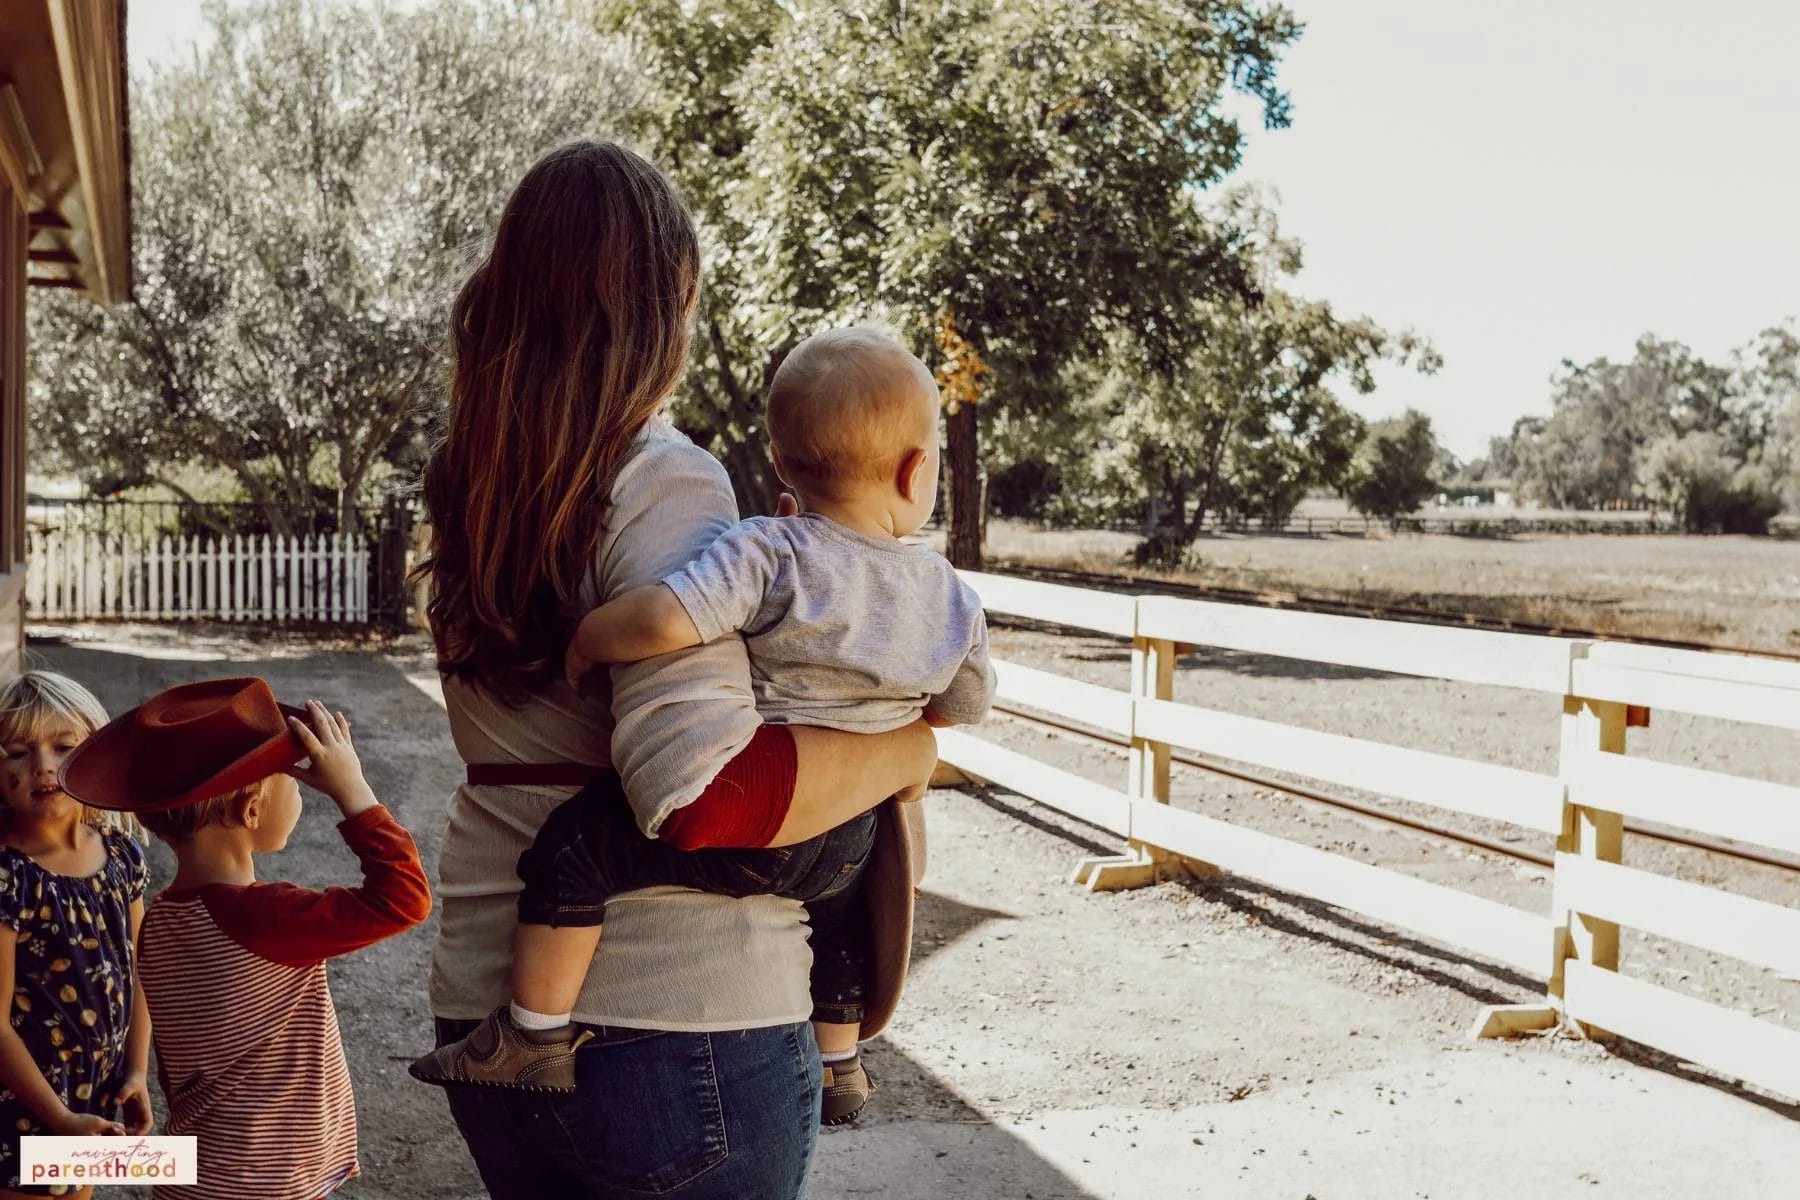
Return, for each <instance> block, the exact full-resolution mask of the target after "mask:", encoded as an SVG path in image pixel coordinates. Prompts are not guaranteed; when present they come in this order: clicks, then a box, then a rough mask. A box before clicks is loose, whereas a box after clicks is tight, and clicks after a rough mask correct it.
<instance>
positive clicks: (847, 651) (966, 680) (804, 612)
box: [663, 513, 994, 733]
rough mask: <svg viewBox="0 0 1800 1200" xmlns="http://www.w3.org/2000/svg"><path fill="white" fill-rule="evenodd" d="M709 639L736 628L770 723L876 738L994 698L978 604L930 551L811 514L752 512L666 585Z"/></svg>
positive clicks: (970, 718) (968, 718) (983, 707)
mask: <svg viewBox="0 0 1800 1200" xmlns="http://www.w3.org/2000/svg"><path fill="white" fill-rule="evenodd" d="M663 583H664V584H666V585H667V586H668V588H669V590H671V591H672V592H674V593H675V596H676V598H677V599H678V600H680V601H681V605H682V607H683V608H685V609H686V610H687V614H688V616H689V617H691V618H692V619H693V622H694V626H695V628H696V629H698V630H699V631H700V637H701V640H702V641H706V642H710V641H713V640H714V639H715V638H719V637H723V636H724V635H726V634H728V633H733V632H737V633H742V634H743V637H744V645H745V648H746V649H748V650H749V652H750V675H751V682H752V684H753V685H754V687H755V691H756V710H757V712H758V713H760V714H761V715H762V717H763V719H764V720H765V721H769V722H772V723H775V724H790V725H823V726H825V727H827V728H830V729H844V730H849V731H850V732H852V733H882V732H885V731H887V730H890V729H899V728H900V727H902V726H904V725H910V724H911V723H912V722H913V721H915V720H917V719H918V717H919V713H920V710H921V709H923V708H925V707H926V706H927V705H929V706H930V707H931V710H932V711H933V712H934V713H936V714H937V715H938V716H940V717H943V718H944V719H945V720H948V721H952V722H954V723H956V724H958V725H972V724H974V723H975V722H977V721H980V720H981V719H982V718H983V717H984V716H986V715H987V711H988V706H989V705H990V704H991V703H993V699H994V668H993V666H992V664H990V663H989V661H988V635H987V620H986V619H985V618H984V617H983V616H982V612H981V598H980V597H979V596H977V595H976V594H975V589H973V588H971V587H970V586H969V585H968V584H966V583H964V582H963V581H962V580H961V579H960V578H959V577H958V576H957V574H956V569H955V568H954V567H952V566H951V565H950V564H949V562H947V561H946V560H945V559H944V557H943V556H942V555H940V554H938V553H937V552H935V551H933V550H931V549H929V548H927V547H924V546H913V545H908V544H906V543H905V542H901V541H897V540H896V539H894V538H891V537H880V538H877V537H870V536H868V535H867V534H862V533H858V532H857V531H855V530H853V529H847V528H845V527H844V526H842V525H839V524H838V523H837V522H835V521H833V520H831V519H830V518H828V517H823V516H820V515H819V514H817V513H802V514H801V515H800V516H797V517H752V518H751V519H749V520H747V521H740V522H738V523H737V524H736V525H734V526H732V527H731V528H730V529H728V530H726V531H725V532H724V533H722V534H720V535H719V537H718V539H717V540H716V541H714V542H713V544H712V545H711V546H709V547H708V548H707V549H706V551H705V553H703V554H701V555H700V557H699V558H696V559H695V560H694V561H693V562H691V563H689V564H688V565H687V566H686V567H684V568H682V569H681V570H679V571H677V572H675V573H674V574H673V575H670V576H668V577H667V578H666V579H664V580H663Z"/></svg>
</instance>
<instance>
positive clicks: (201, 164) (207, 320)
mask: <svg viewBox="0 0 1800 1200" xmlns="http://www.w3.org/2000/svg"><path fill="white" fill-rule="evenodd" d="M557 12H558V10H557V9H556V8H555V7H554V6H548V5H545V6H531V7H530V8H529V9H525V10H521V9H518V8H515V7H512V6H505V5H500V4H495V3H486V2H475V0H446V2H445V3H440V4H436V5H430V6H419V7H416V8H413V7H408V8H406V9H399V8H389V7H363V6H360V5H355V6H352V5H344V4H332V3H319V2H314V0H274V2H271V3H263V4H256V5H253V6H247V7H235V6H234V7H226V6H218V7H215V8H212V9H210V10H209V17H210V20H211V22H212V32H213V42H212V44H211V46H210V48H209V49H207V50H206V51H204V52H203V53H198V52H197V53H196V55H195V57H194V58H193V59H192V60H190V61H188V62H186V63H183V64H180V65H177V66H174V67H171V68H168V69H166V70H163V71H160V72H158V73H156V74H155V75H153V76H152V77H151V78H149V79H147V80H142V81H140V86H139V87H138V88H137V89H136V92H135V94H134V96H133V99H132V159H133V161H132V185H133V190H134V193H135V195H136V198H137V204H136V206H135V218H134V220H135V225H134V240H135V252H136V260H137V272H136V274H137V286H136V289H135V295H134V298H133V300H132V301H131V303H130V304H128V305H126V306H124V307H122V308H120V309H118V310H110V311H109V310H101V309H96V308H92V307H90V306H85V305H80V304H74V303H70V302H67V301H66V300H62V299H59V298H56V297H51V298H48V299H46V300H44V301H42V302H40V303H36V304H35V305H34V312H33V331H32V336H33V339H34V343H35V349H36V354H35V356H34V368H35V380H34V389H33V401H34V405H35V411H36V413H37V414H38V416H39V424H38V425H37V426H36V427H35V428H34V435H35V436H37V437H38V438H39V439H40V445H44V446H45V447H46V448H47V449H50V450H52V451H60V453H61V456H62V457H63V459H64V460H65V461H69V462H72V463H74V464H75V465H76V466H77V467H78V468H79V469H80V470H81V471H82V473H83V474H84V475H86V476H87V477H88V478H89V479H90V481H91V480H94V479H96V478H101V477H104V478H106V479H108V480H110V481H113V482H114V483H115V484H116V483H121V482H123V483H137V482H151V481H155V482H161V483H164V484H166V485H169V486H175V483H174V481H173V479H172V478H171V476H172V473H173V471H172V468H173V467H174V466H176V465H178V464H181V463H184V462H189V461H193V460H200V461H204V462H206V463H209V464H212V465H215V466H218V467H221V468H224V469H226V470H228V471H230V472H231V473H232V474H233V475H234V476H235V477H236V478H237V480H238V481H239V483H240V484H241V486H242V488H243V490H244V492H245V494H246V495H248V496H249V497H250V498H251V499H252V500H254V501H256V502H257V503H258V504H259V505H260V506H261V508H262V509H263V511H264V513H265V514H266V516H267V519H268V520H269V522H270V524H271V525H272V526H273V527H274V528H275V529H277V530H283V531H286V530H289V529H291V528H292V525H293V523H294V522H295V521H296V520H298V519H300V518H302V517H309V516H311V515H312V514H313V513H315V512H316V511H319V510H321V509H324V510H328V511H330V512H331V513H332V514H333V517H334V519H335V520H336V522H337V525H338V527H339V528H346V527H349V526H350V525H352V524H353V523H354V521H355V509H356V505H357V504H359V503H360V502H361V501H362V500H364V499H365V498H366V495H367V491H368V485H369V483H370V481H371V478H372V477H373V476H374V475H375V474H376V473H377V471H378V469H379V467H380V464H382V463H383V462H386V461H391V460H394V459H396V458H402V457H404V456H406V455H407V454H408V453H409V452H411V451H413V450H414V449H415V448H416V443H417V441H418V440H419V438H420V437H421V434H422V428H423V421H424V416H423V413H424V405H422V404H421V399H422V393H423V392H424V391H425V390H426V385H427V384H428V383H429V382H431V380H432V374H433V371H434V369H435V364H436V362H437V361H438V360H437V349H438V346H439V345H440V344H441V340H442V337H443V331H444V322H445V320H446V313H447V307H448V300H449V296H448V294H447V290H448V287H447V285H449V284H450V282H451V280H452V279H453V278H454V276H455V274H456V273H457V271H458V269H459V267H460V266H461V265H462V260H463V259H464V256H465V255H466V253H467V248H468V247H470V246H472V245H476V244H478V243H479V242H480V240H481V239H482V238H484V237H486V236H488V235H489V232H490V231H491V229H492V227H493V222H494V220H495V219H496V217H497V215H498V212H499V208H500V205H501V204H502V203H503V202H504V200H505V197H506V195H507V193H508V191H509V189H510V188H511V186H512V185H513V183H514V182H516V180H517V179H518V177H519V175H520V174H522V173H523V171H524V169H525V167H526V166H527V165H528V164H529V163H530V162H531V161H532V160H533V159H534V158H535V157H536V156H537V155H538V154H540V153H542V152H543V151H544V150H545V149H547V148H548V147H550V146H551V145H554V144H555V143H557V142H559V141H562V140H565V139H566V138H568V137H570V136H573V135H575V134H578V133H581V132H584V131H588V130H591V129H592V128H593V127H594V125H595V123H596V120H597V119H603V118H604V117H605V116H606V114H607V112H608V110H609V108H611V107H613V106H614V105H615V104H616V99H615V97H616V96H617V94H618V92H617V88H616V83H615V81H616V79H617V77H618V76H617V71H616V69H615V68H614V67H613V65H612V62H613V58H612V56H611V54H610V51H609V50H608V48H607V46H606V45H605V44H604V43H603V42H602V40H601V39H600V38H599V37H598V36H597V35H595V34H594V33H593V32H592V31H591V29H589V28H588V27H587V26H586V24H585V23H583V24H571V23H570V22H569V21H567V20H566V19H563V18H561V17H558V16H557Z"/></svg>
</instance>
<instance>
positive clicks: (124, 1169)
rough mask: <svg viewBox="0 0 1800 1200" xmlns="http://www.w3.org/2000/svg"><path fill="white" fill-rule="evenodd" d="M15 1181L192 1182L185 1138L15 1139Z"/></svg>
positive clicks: (189, 1143)
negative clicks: (17, 1142)
mask: <svg viewBox="0 0 1800 1200" xmlns="http://www.w3.org/2000/svg"><path fill="white" fill-rule="evenodd" d="M19 1182H20V1183H23V1184H32V1185H36V1186H44V1185H48V1184H58V1183H63V1184H74V1185H76V1186H78V1187H81V1186H86V1185H89V1184H108V1183H110V1184H133V1183H154V1184H171V1183H172V1184H191V1183H198V1182H199V1179H198V1177H197V1176H196V1175H195V1149H194V1139H193V1137H192V1136H188V1137H135V1138H134V1137H40V1136H37V1135H27V1136H25V1137H22V1138H20V1139H19Z"/></svg>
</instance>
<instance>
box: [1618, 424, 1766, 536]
mask: <svg viewBox="0 0 1800 1200" xmlns="http://www.w3.org/2000/svg"><path fill="white" fill-rule="evenodd" d="M1638 482H1639V487H1640V488H1641V489H1642V490H1643V493H1644V494H1645V495H1646V496H1648V497H1650V499H1651V500H1652V501H1654V502H1655V504H1656V506H1657V507H1658V508H1660V509H1663V510H1664V511H1666V512H1668V513H1669V514H1670V515H1671V516H1673V517H1674V518H1675V521H1676V523H1677V524H1679V525H1680V526H1681V527H1682V529H1684V530H1686V531H1687V532H1688V533H1756V534H1761V533H1767V532H1768V531H1769V521H1770V520H1771V519H1772V518H1773V517H1774V516H1775V514H1776V513H1778V512H1780V511H1781V495H1780V491H1779V488H1778V485H1777V482H1776V480H1775V478H1774V476H1773V473H1772V472H1770V471H1768V470H1765V469H1764V468H1762V467H1761V466H1760V465H1757V464H1751V463H1746V462H1744V461H1742V460H1741V459H1740V458H1739V457H1738V456H1737V455H1736V454H1734V453H1733V452H1732V449H1731V447H1730V446H1729V444H1728V443H1727V441H1726V439H1725V438H1724V437H1723V436H1722V435H1720V434H1717V433H1712V432H1692V433H1684V434H1665V435H1664V436H1663V437H1661V438H1659V439H1657V441H1655V442H1653V443H1652V444H1651V445H1650V446H1649V447H1648V449H1647V450H1646V452H1645V454H1644V461H1643V465H1642V467H1641V468H1640V474H1639V481H1638Z"/></svg>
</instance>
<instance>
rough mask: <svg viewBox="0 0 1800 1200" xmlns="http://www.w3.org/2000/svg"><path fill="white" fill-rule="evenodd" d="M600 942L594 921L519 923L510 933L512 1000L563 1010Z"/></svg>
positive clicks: (546, 1009)
mask: <svg viewBox="0 0 1800 1200" xmlns="http://www.w3.org/2000/svg"><path fill="white" fill-rule="evenodd" d="M599 945H600V926H598V925H557V926H551V925H520V926H519V927H518V929H517V931H516V932H515V933H514V934H513V983H512V994H513V1003H514V1004H517V1005H518V1006H519V1007H520V1008H528V1009H530V1010H531V1011H532V1012H538V1013H545V1014H555V1013H567V1012H569V1011H570V1010H571V1009H573V1008H574V1007H575V997H576V996H578V995H580V994H581V984H582V981H583V980H585V979H586V978H587V973H588V966H589V965H590V964H591V963H592V962H593V961H594V951H595V949H596V948H598V947H599Z"/></svg>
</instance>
